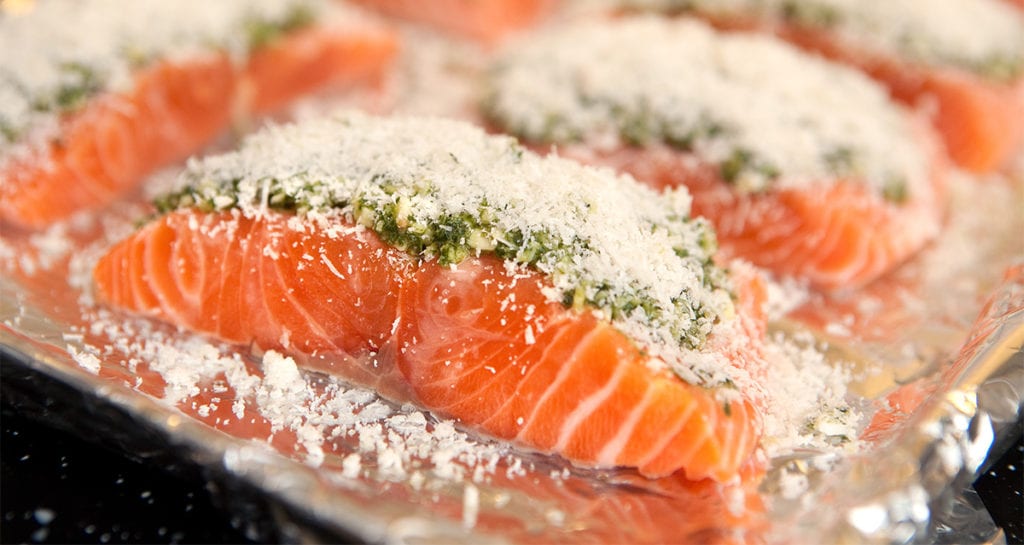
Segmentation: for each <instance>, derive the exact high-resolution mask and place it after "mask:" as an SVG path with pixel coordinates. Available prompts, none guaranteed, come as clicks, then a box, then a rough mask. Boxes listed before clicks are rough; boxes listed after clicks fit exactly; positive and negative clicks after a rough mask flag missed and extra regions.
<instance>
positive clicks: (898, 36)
mask: <svg viewBox="0 0 1024 545" xmlns="http://www.w3.org/2000/svg"><path fill="white" fill-rule="evenodd" d="M622 3H623V4H624V6H625V8H626V10H627V11H631V12H642V11H656V12H659V13H664V14H669V15H678V14H704V15H709V16H712V17H724V18H730V17H736V16H754V17H761V18H767V19H776V20H781V21H784V22H786V23H790V24H793V25H797V26H801V27H807V28H812V29H824V30H826V31H828V32H830V33H836V34H837V35H838V36H839V37H840V38H842V39H845V40H848V41H850V42H851V43H854V44H855V45H856V46H857V47H860V48H864V47H866V48H868V49H878V50H880V51H883V52H886V53H895V54H897V55H899V56H905V57H908V58H910V59H913V60H914V61H916V62H922V63H925V64H928V65H932V66H940V67H945V66H956V67H959V68H961V69H964V70H967V71H970V72H973V73H975V74H977V75H979V76H981V77H983V78H986V79H989V80H991V81H995V82H1001V83H1009V82H1013V81H1015V80H1017V79H1018V78H1020V77H1021V76H1022V75H1024V17H1021V15H1020V14H1019V13H1018V12H1015V11H1014V8H1013V7H1011V6H1009V5H1002V0H942V1H941V2H935V1H934V0H900V1H898V2H877V1H871V2H867V1H864V0H622Z"/></svg>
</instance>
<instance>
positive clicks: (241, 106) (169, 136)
mask: <svg viewBox="0 0 1024 545" xmlns="http://www.w3.org/2000/svg"><path fill="white" fill-rule="evenodd" d="M30 15H31V14H30ZM30 15H26V16H25V17H29V16H30ZM111 18H112V17H111ZM0 31H2V29H0ZM253 32H256V31H253ZM266 32H269V31H266ZM12 39H13V38H12ZM193 49H194V48H193ZM208 49H210V50H209V51H206V52H203V51H193V50H192V49H187V51H188V52H189V53H188V54H177V55H173V56H169V57H167V58H155V59H152V60H148V61H146V63H145V65H144V66H143V67H141V68H139V69H137V70H136V71H135V72H134V73H132V74H131V75H130V80H131V81H130V83H129V84H128V85H127V88H126V89H124V90H121V89H107V90H102V89H101V90H99V91H98V92H97V94H95V95H91V96H85V95H83V96H82V97H80V98H79V99H77V100H79V101H80V102H81V105H79V106H76V107H74V108H71V109H69V110H68V111H66V112H64V113H61V114H60V115H59V117H58V118H57V120H56V124H57V127H56V128H55V131H54V133H53V134H52V135H49V136H48V137H47V138H46V140H45V141H42V142H28V141H26V142H24V143H21V142H20V141H19V140H15V141H14V142H12V148H13V147H15V146H24V147H25V149H24V150H21V151H20V152H18V153H11V154H10V155H9V156H8V157H0V180H2V181H3V183H2V184H0V221H3V222H5V223H9V224H12V225H17V226H20V227H24V228H29V229H37V228H42V227H45V226H47V225H49V224H51V223H53V222H55V221H58V220H61V219H63V218H66V217H68V216H70V215H71V214H73V213H74V212H77V211H80V210H86V209H96V208H99V207H102V206H104V205H106V204H108V203H110V202H112V201H113V200H114V199H116V198H117V197H118V196H121V195H124V194H125V193H128V192H130V191H131V190H132V189H134V188H135V187H136V186H137V185H138V184H139V183H140V182H141V181H142V179H143V178H144V177H145V176H146V175H148V174H151V173H153V172H154V171H156V170H157V169H159V168H160V167H163V166H165V165H167V164H170V163H173V162H175V161H179V160H181V159H183V158H185V157H186V156H188V155H189V154H191V153H194V152H196V151H198V150H199V149H200V148H202V147H203V146H204V145H206V144H207V143H209V142H210V141H211V140H212V139H213V138H214V137H216V136H217V135H219V134H221V133H222V132H224V131H225V130H226V129H227V128H228V126H229V124H230V123H231V121H232V119H233V117H237V116H239V115H243V116H246V115H255V114H265V113H270V112H273V111H275V110H277V109H279V108H281V107H282V106H284V105H286V104H287V103H288V102H290V101H292V100H294V99H296V98H298V97H300V96H302V95H303V94H307V93H309V92H311V91H313V90H315V89H318V88H320V87H323V86H324V85H325V84H328V83H331V82H334V83H337V84H349V85H354V84H372V83H373V82H375V81H376V80H377V79H379V78H380V77H381V76H382V74H383V72H384V70H385V69H386V67H387V65H388V63H389V61H390V59H391V58H392V57H393V55H394V54H395V52H396V49H397V44H396V37H395V36H394V35H393V34H392V33H391V32H389V31H387V30H385V29H383V28H380V27H375V26H371V25H365V26H364V27H363V28H350V27H349V26H347V24H343V25H340V26H339V25H337V24H333V23H332V24H326V25H318V24H316V23H315V22H313V21H310V22H309V23H308V24H307V23H303V25H302V26H301V27H299V28H296V29H295V30H288V31H286V32H283V33H282V34H281V35H272V36H270V37H266V38H260V42H259V43H257V44H255V47H254V49H253V50H252V51H251V53H250V54H249V55H248V57H247V58H245V59H236V58H232V56H231V55H229V53H228V52H225V51H219V50H216V49H212V48H208ZM66 54H67V52H64V53H61V52H60V51H59V50H58V51H57V52H52V56H53V57H59V56H61V55H66ZM47 60H50V59H49V58H48V59H47ZM50 62H52V60H51V61H50ZM97 62H98V61H97ZM3 85H14V84H13V83H8V82H7V80H4V83H3ZM3 121H4V119H3V118H2V113H0V122H3ZM0 124H2V123H0ZM25 131H27V132H31V131H32V129H31V127H29V128H27V129H25Z"/></svg>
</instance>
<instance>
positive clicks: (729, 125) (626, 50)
mask: <svg viewBox="0 0 1024 545" xmlns="http://www.w3.org/2000/svg"><path fill="white" fill-rule="evenodd" d="M489 88H490V91H489V93H488V97H487V98H486V99H485V102H484V107H485V109H486V110H487V112H488V115H489V116H490V117H491V118H492V119H493V120H494V121H495V122H496V123H498V124H499V125H501V126H502V127H504V128H505V129H506V130H509V131H511V132H513V133H514V134H517V135H520V136H522V137H524V138H526V139H528V140H531V141H535V142H554V143H570V142H577V141H582V142H583V143H584V144H585V145H587V146H589V147H593V148H597V149H602V148H609V147H611V148H615V147H619V146H622V145H623V144H628V145H641V146H643V145H648V144H653V143H665V144H668V145H670V146H672V147H674V148H678V149H681V150H683V151H692V152H693V153H694V154H695V155H696V156H697V157H699V158H700V159H702V160H704V161H707V162H709V163H711V164H712V165H715V166H717V167H718V168H719V169H720V172H721V174H722V177H723V178H724V179H726V180H727V181H730V182H733V183H734V185H735V186H736V187H737V188H738V189H740V190H748V191H758V190H763V189H766V188H767V187H769V186H771V187H801V186H807V185H809V184H817V183H823V182H824V181H825V180H834V179H837V178H843V179H855V180H857V181H859V182H862V183H865V184H867V185H868V186H869V187H871V188H873V189H875V190H876V191H877V192H878V193H880V194H882V195H886V196H889V195H890V193H891V194H892V195H891V196H892V197H894V198H895V197H899V196H901V195H902V196H903V197H905V196H906V193H901V191H904V190H905V191H908V192H909V191H913V188H916V187H921V186H922V184H925V182H926V180H927V176H928V174H929V172H928V170H929V169H928V167H929V164H928V163H929V161H928V156H927V154H926V153H925V151H924V150H923V149H922V147H921V146H920V144H919V143H920V137H919V135H918V134H917V133H916V132H915V130H916V129H915V127H914V125H913V122H912V119H911V118H910V116H908V115H907V113H906V112H905V111H903V110H901V109H899V108H898V107H897V106H895V105H894V104H892V103H891V101H890V100H889V97H888V95H887V94H886V92H885V90H884V89H883V88H882V87H880V86H879V85H877V84H876V83H875V82H873V81H871V80H870V79H868V78H867V77H866V76H864V75H862V74H860V73H858V72H856V71H854V70H851V69H848V68H845V67H841V66H837V65H833V64H830V63H827V62H825V61H823V60H821V59H818V58H816V57H812V56H810V55H806V54H804V53H801V52H800V51H798V50H797V49H795V48H793V47H791V46H789V45H787V44H784V43H782V42H780V41H778V40H775V39H773V38H769V37H764V36H757V35H744V34H718V33H716V32H714V31H713V30H712V29H711V28H709V27H708V26H706V25H704V24H702V23H699V22H697V21H691V20H685V19H674V20H667V19H663V18H656V17H636V18H626V19H619V20H614V21H606V20H600V21H585V22H581V23H577V24H574V25H569V26H567V27H565V28H561V29H558V30H555V31H550V32H548V33H546V34H543V35H541V36H536V37H532V38H531V39H530V41H529V42H527V43H521V44H518V46H517V47H515V48H512V49H510V50H509V51H508V52H507V53H506V54H505V55H504V56H502V57H501V58H500V59H499V60H498V61H497V62H496V63H495V66H494V69H493V71H492V74H491V77H490V79H489ZM894 200H899V199H894Z"/></svg>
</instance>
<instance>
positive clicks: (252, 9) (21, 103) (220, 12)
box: [0, 0, 336, 159]
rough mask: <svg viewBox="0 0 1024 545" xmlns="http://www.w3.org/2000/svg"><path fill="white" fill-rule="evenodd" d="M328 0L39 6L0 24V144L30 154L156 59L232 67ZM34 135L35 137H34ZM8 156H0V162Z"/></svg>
mask: <svg viewBox="0 0 1024 545" xmlns="http://www.w3.org/2000/svg"><path fill="white" fill-rule="evenodd" d="M331 6H332V4H331V3H330V1H329V0H284V1H276V2H251V1H250V0H216V1H215V2H205V1H203V0H175V1H173V2H165V1H161V0H131V1H130V2H121V1H118V0H49V1H47V2H37V3H36V4H35V5H34V6H33V7H32V9H30V10H27V11H26V12H24V13H18V14H10V15H8V14H4V16H3V17H0V51H12V52H17V54H16V55H13V56H9V57H10V58H9V59H5V61H9V62H4V63H2V65H0V136H2V139H0V141H7V142H10V143H12V144H18V143H20V142H23V141H24V142H25V143H26V144H27V145H29V146H34V145H36V144H40V143H42V142H44V141H45V140H46V139H47V138H52V137H53V136H54V134H53V133H54V131H55V127H56V126H57V121H58V120H59V118H60V116H61V115H64V114H67V113H71V112H75V111H77V110H79V109H80V108H82V107H83V106H84V105H85V104H86V103H87V102H88V101H89V100H90V99H92V98H93V97H95V96H96V95H98V94H100V93H103V92H107V91H112V92H122V91H125V90H128V89H130V88H131V74H132V73H133V72H134V71H136V70H139V69H144V68H145V67H147V66H149V65H151V64H153V63H156V62H158V61H160V60H161V59H165V58H171V59H178V58H179V57H180V56H182V55H186V56H187V55H190V54H192V53H199V54H205V53H204V52H208V51H225V52H227V53H228V54H229V56H230V57H231V58H232V59H242V58H244V55H245V54H247V53H248V52H249V51H251V50H253V49H255V48H259V47H263V46H265V45H267V44H268V43H270V42H272V41H273V40H276V39H278V38H279V37H280V36H281V35H283V34H286V33H289V32H293V31H295V30H298V29H300V28H302V27H305V26H307V25H309V24H311V23H313V21H314V19H315V18H316V17H318V16H319V15H318V14H320V13H325V12H326V10H334V9H336V8H334V7H331ZM36 129H39V130H38V131H37V130H36ZM7 151H9V150H8V149H4V150H0V159H2V158H3V157H4V156H5V152H7Z"/></svg>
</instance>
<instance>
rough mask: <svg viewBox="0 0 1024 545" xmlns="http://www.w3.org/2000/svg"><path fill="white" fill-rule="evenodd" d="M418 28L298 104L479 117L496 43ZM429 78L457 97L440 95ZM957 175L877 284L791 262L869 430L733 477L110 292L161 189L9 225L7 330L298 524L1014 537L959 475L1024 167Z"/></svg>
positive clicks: (1013, 404)
mask: <svg viewBox="0 0 1024 545" xmlns="http://www.w3.org/2000/svg"><path fill="white" fill-rule="evenodd" d="M404 32H406V34H407V36H406V38H407V42H408V43H417V44H422V47H420V48H417V52H416V56H415V57H414V58H413V57H406V58H405V59H404V60H403V61H402V64H401V66H400V69H399V72H398V73H397V75H396V80H395V81H393V82H390V84H389V87H388V88H386V89H385V91H384V93H383V94H382V95H374V96H361V97H355V96H351V95H348V96H346V97H344V98H343V99H342V98H338V97H328V98H326V99H325V98H321V99H318V100H316V101H310V102H307V103H304V104H302V105H300V106H298V107H297V108H296V110H295V112H294V115H295V116H298V117H302V116H309V115H318V114H319V113H321V112H323V111H325V110H327V109H332V108H335V107H338V106H339V105H342V106H352V105H356V106H359V107H363V108H368V109H373V110H376V111H404V112H414V113H434V114H444V115H452V116H456V117H467V118H472V117H473V113H472V111H471V109H469V110H468V111H467V106H466V105H467V104H472V98H473V92H472V89H473V87H474V81H475V78H476V77H477V76H478V75H479V68H480V66H481V65H482V63H483V62H484V61H485V59H486V52H483V51H481V50H477V49H474V48H473V47H472V46H471V45H469V44H464V43H447V42H445V41H444V40H443V39H441V38H439V37H437V36H434V35H430V34H429V33H425V32H424V31H422V30H417V29H411V28H408V29H404ZM427 89H430V90H433V91H434V92H440V93H442V94H443V95H444V97H445V98H444V100H442V101H431V100H428V99H427V98H426V95H425V94H424V93H423V92H422V91H424V90H427ZM1018 172H1019V169H1018ZM163 179H165V177H163V176H157V177H155V178H154V180H152V181H151V182H150V188H149V189H148V190H147V191H152V190H153V188H154V187H159V186H160V185H162V183H163V181H162V180H163ZM950 197H951V198H950V203H951V204H950V210H949V217H948V219H947V224H946V229H945V231H944V233H943V235H942V236H941V238H940V239H939V240H938V241H936V242H935V243H934V244H932V245H931V246H930V247H929V248H927V249H926V250H925V251H924V252H923V253H922V254H920V255H919V256H917V257H916V258H914V259H913V260H912V261H911V262H909V263H907V264H905V265H904V266H903V267H901V268H900V269H899V270H898V271H896V272H895V273H893V274H891V275H889V276H887V277H885V278H883V279H882V280H880V281H879V282H876V283H875V284H873V285H871V286H869V287H867V288H866V289H864V290H861V291H858V292H856V293H848V294H841V295H837V296H833V297H824V296H820V295H815V294H813V293H810V292H808V291H807V290H805V289H802V288H801V287H799V286H794V285H792V283H787V282H779V283H778V284H776V285H775V290H774V298H775V301H776V303H777V305H778V310H777V311H776V313H775V317H774V320H773V322H772V335H773V339H774V340H775V342H776V343H778V344H780V345H785V344H786V343H804V344H808V345H809V347H810V348H809V349H812V350H814V351H815V352H817V353H820V354H821V355H822V358H823V360H824V361H826V362H829V363H830V364H833V365H835V366H836V367H837V368H842V369H843V373H842V376H844V377H847V381H846V383H845V387H846V388H847V389H846V391H845V396H846V397H847V398H848V399H847V400H846V401H848V402H849V403H850V404H851V406H853V407H855V408H856V409H857V410H858V411H859V412H860V413H862V415H863V419H864V422H863V425H862V426H861V432H862V436H861V437H860V438H859V439H858V440H857V441H855V442H854V443H855V444H854V445H848V446H843V445H839V446H830V445H825V444H819V443H814V444H810V445H809V446H807V447H805V448H791V449H788V450H784V451H775V452H773V455H774V456H773V457H772V458H771V459H770V460H767V461H766V469H764V470H763V471H762V470H758V469H751V470H750V471H749V472H748V474H747V475H746V476H745V478H744V479H742V480H739V481H737V482H733V483H727V484H724V485H718V484H714V483H710V482H701V483H690V482H687V481H685V480H683V479H680V478H666V479H659V480H649V479H645V478H642V477H640V476H638V475H636V474H635V473H633V472H630V471H625V470H623V471H591V470H586V469H581V468H576V467H573V466H572V465H570V464H567V463H565V462H564V461H562V460H560V459H558V458H556V457H549V456H543V455H537V454H533V453H529V452H525V451H523V450H520V449H517V448H515V447H512V446H509V445H506V444H503V443H496V442H491V441H488V440H487V439H485V438H481V437H478V436H475V435H473V434H472V433H468V432H465V431H464V430H461V429H459V428H458V427H457V426H456V425H453V424H452V423H450V422H444V421H439V420H437V419H435V418H433V417H432V416H431V415H430V414H428V413H425V412H423V411H420V410H418V409H417V408H415V407H411V406H397V405H394V404H392V403H389V402H387V401H386V400H384V399H381V398H379V397H378V396H376V395H375V394H374V393H372V392H369V391H366V390H363V389H361V388H357V387H353V386H350V385H346V384H344V383H342V382H340V381H338V380H337V379H334V378H332V377H328V376H324V375H321V374H317V373H310V372H305V371H301V370H299V369H296V368H295V367H294V364H293V363H291V362H289V361H288V360H287V359H285V358H276V357H272V358H271V359H269V360H268V359H267V358H266V357H262V358H261V357H259V356H255V355H253V354H251V353H250V352H249V350H248V349H247V347H237V346H227V345H222V344H218V343H216V342H212V341H210V340H208V339H205V338H202V337H199V336H195V335H192V334H190V333H188V332H185V331H180V330H176V329H175V328H173V327H169V326H166V325H162V324H158V323H154V322H150V321H147V320H141V319H138V318H132V317H129V316H125V315H122V314H118V313H116V312H112V311H109V310H107V309H104V308H102V307H100V306H96V305H95V303H94V301H93V300H92V298H91V294H90V288H89V283H88V271H89V268H90V266H91V264H92V263H93V262H94V260H95V258H96V256H97V255H99V253H100V252H102V250H103V248H105V247H106V246H107V245H108V244H109V243H110V241H112V240H114V239H117V238H118V237H119V236H121V235H123V234H124V233H127V232H129V231H130V230H131V229H132V228H133V225H134V222H135V221H136V219H137V218H138V217H141V216H142V215H144V214H145V213H146V210H147V209H146V206H145V204H144V202H145V192H144V193H143V194H140V195H136V196H133V197H131V198H129V199H126V200H125V202H123V203H119V204H118V205H116V206H114V207H112V208H111V209H109V210H106V211H104V212H103V213H101V214H96V215H83V216H81V217H78V218H75V219H73V220H71V221H69V222H67V223H64V224H61V225H58V226H55V227H54V228H52V229H50V230H48V231H46V232H42V233H29V232H21V231H17V230H15V229H12V228H6V227H5V228H4V229H3V232H2V233H0V239H2V240H0V267H2V271H3V277H2V278H0V343H2V344H3V345H4V346H6V347H8V348H10V349H13V350H14V351H16V352H17V353H18V354H21V355H23V356H24V359H22V358H20V357H19V358H16V359H17V361H21V362H22V363H15V365H23V366H27V367H29V368H31V369H32V370H34V371H35V372H38V373H41V374H43V375H45V376H47V377H50V378H53V379H55V380H57V381H59V382H60V383H62V384H65V385H66V386H67V387H69V388H70V389H71V391H74V392H78V393H80V394H82V398H81V399H88V400H91V401H82V403H83V404H85V403H88V404H90V406H93V404H95V406H97V407H102V406H110V407H114V408H116V409H117V411H116V414H119V415H121V416H118V417H115V416H111V414H113V413H107V412H104V411H102V410H101V411H98V412H92V411H75V410H74V407H70V410H66V411H62V412H56V413H53V414H52V415H51V417H52V418H60V419H64V420H66V423H67V424H68V427H72V428H79V429H94V430H96V429H98V430H102V431H103V433H105V434H109V435H110V436H111V437H120V438H121V441H120V442H121V443H122V444H123V445H124V446H125V448H126V449H128V450H129V451H131V450H136V451H145V450H146V449H147V446H146V445H147V444H152V445H153V447H152V448H154V449H157V450H159V451H161V452H163V453H164V454H165V455H168V456H176V457H184V458H188V459H190V460H193V461H195V462H196V463H198V464H200V465H202V466H204V467H208V468H210V471H211V474H216V475H218V476H219V478H223V479H224V480H225V481H226V482H228V483H231V482H234V483H238V484H239V486H247V487H251V489H252V490H255V492H256V494H257V495H258V496H264V497H265V498H266V499H267V500H268V501H271V502H272V503H275V504H280V505H283V506H285V509H284V510H283V511H280V512H275V513H276V515H275V516H276V517H278V520H279V522H280V523H282V524H288V525H290V526H291V527H292V528H293V530H295V531H293V532H292V533H291V534H289V535H296V536H299V535H303V531H302V528H309V529H310V531H311V532H313V535H317V536H319V537H320V538H325V537H324V536H326V539H328V540H330V539H339V536H355V537H357V538H359V539H362V540H365V541H370V542H403V543H405V542H408V543H411V542H416V543H423V542H426V543H430V542H444V543H453V542H464V543H486V542H494V543H538V542H540V543H550V542H559V543H576V542H580V543H584V542H586V543H591V542H629V543H643V542H651V543H654V542H658V543H664V542H701V543H709V542H806V543H821V542H833V543H836V542H851V543H866V542H880V543H889V542H907V541H916V542H955V541H990V540H994V541H998V540H999V538H1000V536H999V532H998V530H997V529H996V528H995V527H994V526H993V525H992V524H991V521H990V520H988V519H987V517H986V516H985V515H984V511H983V510H981V509H980V508H979V507H978V506H977V504H976V502H974V503H972V501H971V499H970V497H969V496H965V495H964V494H963V490H964V489H965V488H966V487H967V486H968V485H969V483H970V482H971V481H973V478H974V475H975V472H976V470H977V468H978V465H979V464H980V463H981V461H982V460H983V459H984V456H985V454H986V453H987V451H988V449H989V447H990V446H991V445H992V444H993V442H995V441H998V439H999V437H1000V434H999V432H1000V431H1001V427H1002V426H1003V425H1004V424H1005V423H1007V422H1012V421H1013V420H1014V419H1015V418H1016V416H1017V411H1018V410H1019V407H1020V404H1021V400H1022V399H1024V386H1022V383H1024V377H1022V373H1024V370H1022V368H1024V365H1022V360H1021V358H1022V356H1021V349H1020V347H1021V346H1022V345H1024V269H1022V259H1024V235H1022V233H1024V177H1022V176H1021V175H1020V174H1019V173H1018V174H1012V175H999V176H992V177H990V179H983V180H982V179H975V178H973V177H970V176H967V175H965V174H962V173H955V174H954V175H953V176H952V179H951V180H950ZM792 425H794V426H798V425H800V424H799V423H792ZM150 454H152V453H150ZM240 509H243V510H244V508H241V507H240ZM254 524H255V522H254ZM313 528H315V530H313ZM296 529H297V530H296ZM323 532H326V533H323Z"/></svg>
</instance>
